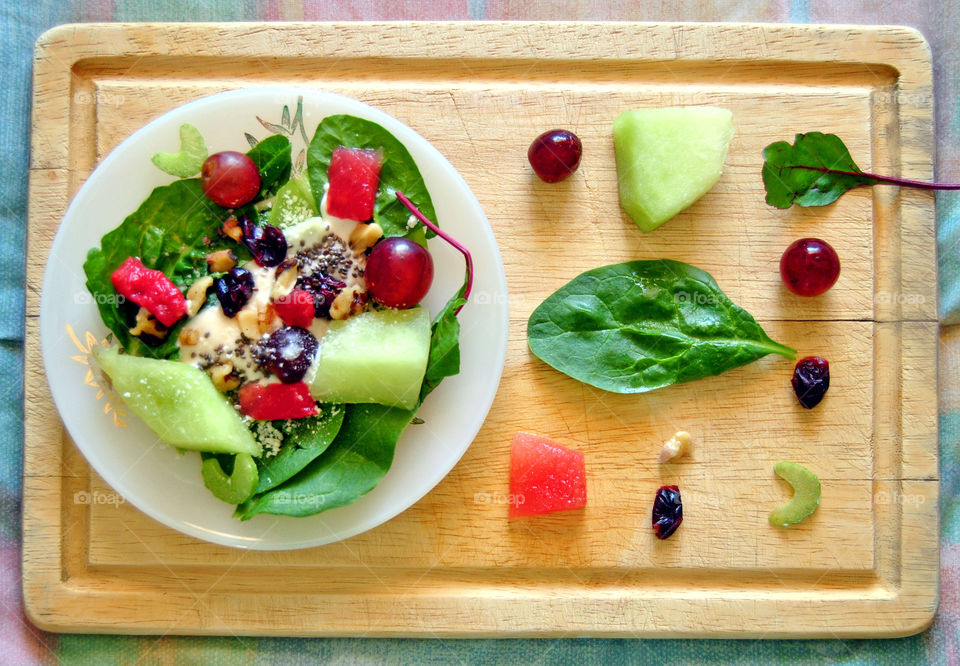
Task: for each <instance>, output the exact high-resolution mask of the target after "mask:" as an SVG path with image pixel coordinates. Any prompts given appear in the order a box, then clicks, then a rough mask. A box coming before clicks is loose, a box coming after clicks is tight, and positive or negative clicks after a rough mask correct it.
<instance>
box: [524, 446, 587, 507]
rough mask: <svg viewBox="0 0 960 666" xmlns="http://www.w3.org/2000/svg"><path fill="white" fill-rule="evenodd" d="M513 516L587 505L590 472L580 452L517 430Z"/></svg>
mask: <svg viewBox="0 0 960 666" xmlns="http://www.w3.org/2000/svg"><path fill="white" fill-rule="evenodd" d="M510 497H511V502H510V517H511V518H514V517H516V516H535V515H537V514H541V513H551V512H553V511H566V510H568V509H580V508H583V507H585V506H586V505H587V474H586V468H585V467H584V463H583V454H582V453H581V452H580V451H574V450H572V449H568V448H565V447H563V446H560V445H559V444H557V443H556V442H553V441H551V440H549V439H547V438H545V437H540V436H538V435H531V434H529V433H525V432H518V433H517V434H516V435H514V436H513V451H512V453H511V455H510Z"/></svg>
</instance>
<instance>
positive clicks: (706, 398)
mask: <svg viewBox="0 0 960 666" xmlns="http://www.w3.org/2000/svg"><path fill="white" fill-rule="evenodd" d="M34 66H35V79H34V107H33V152H32V160H31V170H30V210H29V246H28V288H27V322H26V325H27V347H26V353H27V365H26V419H27V422H26V442H25V454H24V461H25V463H24V464H25V472H24V510H23V528H24V529H23V540H24V541H23V586H24V596H25V602H26V607H27V611H28V613H29V615H30V617H31V619H32V620H33V621H34V622H35V623H36V624H37V625H38V626H40V627H42V628H44V629H48V630H52V631H81V632H124V633H180V634H272V635H349V636H357V635H362V636H395V635H402V636H422V637H431V636H517V635H533V636H547V635H550V636H580V635H598V636H599V635H606V636H624V637H631V636H636V637H649V636H657V637H666V636H737V637H766V638H775V637H816V636H824V637H830V636H841V637H846V636H898V635H904V634H910V633H914V632H917V631H919V630H921V629H923V628H924V627H926V626H927V625H928V624H929V623H930V621H931V618H932V616H933V613H934V611H935V609H936V605H937V581H938V532H937V526H938V509H937V503H938V502H937V491H938V471H937V464H938V461H937V371H936V348H937V331H938V329H937V316H936V315H937V313H936V298H935V290H936V286H935V285H936V248H935V239H934V202H933V197H932V196H931V195H929V194H926V193H921V192H916V191H899V190H897V189H896V188H890V187H887V188H879V187H878V188H873V189H863V190H858V191H854V192H851V193H849V194H847V195H845V196H844V197H843V198H842V199H841V200H840V201H839V202H838V203H836V204H835V205H832V206H830V207H826V208H816V209H803V210H800V209H793V210H788V211H780V210H776V209H773V208H770V207H768V206H766V205H765V204H764V201H763V196H764V194H763V187H762V183H761V179H760V166H761V158H760V151H761V150H762V149H763V147H764V146H766V145H767V144H769V143H771V142H773V141H776V140H780V139H792V137H793V135H794V133H796V132H801V131H810V130H820V131H825V132H834V133H837V134H839V135H840V136H842V137H843V139H844V141H845V142H846V143H847V145H848V146H849V148H850V150H851V152H852V154H853V155H854V157H855V159H856V160H857V161H858V162H859V164H860V166H861V167H862V168H864V169H865V170H872V171H877V172H880V173H888V174H900V175H903V176H906V177H910V178H919V179H929V178H930V177H931V176H932V172H933V167H932V164H933V160H932V154H933V127H932V122H933V121H932V113H931V108H932V88H931V65H930V53H929V49H928V47H927V45H926V43H925V42H924V41H923V39H922V38H921V36H920V35H919V33H917V32H915V31H913V30H910V29H907V28H890V27H862V28H854V27H826V26H820V27H817V26H803V27H798V26H772V25H723V24H717V25H698V24H629V23H627V24H623V23H611V24H576V23H573V24H571V23H502V24H499V23H492V24H491V23H469V24H466V23H443V24H435V23H434V24H431V23H427V24H417V23H415V24H409V23H380V24H377V23H373V24H371V23H362V24H358V23H348V24H206V25H200V24H195V25H192V24H177V25H164V24H156V25H149V24H140V25H116V24H115V25H75V26H63V27H59V28H56V29H54V30H52V31H50V32H48V33H46V34H45V35H44V36H43V37H41V39H40V41H39V42H38V45H37V50H36V57H35V62H34ZM285 84H289V85H291V86H307V87H315V88H322V89H326V90H332V91H335V92H338V93H343V94H345V95H349V96H351V97H355V98H358V99H360V100H362V101H364V102H367V103H369V104H372V105H374V106H376V107H379V108H381V109H383V110H385V111H387V112H388V113H391V114H393V115H394V116H396V117H398V118H400V119H401V120H402V121H404V122H406V123H407V124H409V125H411V126H412V127H413V128H414V129H416V130H417V131H418V132H420V133H421V134H423V135H424V136H425V137H426V138H427V139H429V140H430V141H431V142H433V144H434V145H435V146H436V147H437V148H438V149H439V150H440V151H441V152H442V153H443V154H444V155H446V156H447V157H448V158H449V159H450V161H451V162H452V163H453V165H454V166H455V167H456V168H457V169H458V170H459V171H460V173H461V174H462V175H463V177H464V178H465V179H466V180H467V182H468V184H469V185H470V186H471V188H472V189H473V191H474V192H475V194H476V195H477V197H478V199H479V200H480V203H481V204H482V205H483V207H484V209H485V210H486V213H487V215H488V217H489V219H490V222H491V224H492V226H493V229H494V232H495V234H496V237H497V240H498V243H499V246H500V250H501V252H502V254H503V261H504V265H505V267H506V274H507V279H508V283H509V296H510V310H511V318H510V344H509V350H508V355H507V361H506V367H505V368H504V373H503V381H502V383H501V385H500V389H499V392H498V395H497V398H496V401H495V403H494V405H493V408H492V410H491V411H490V414H489V417H488V418H487V421H486V424H485V426H484V427H483V429H482V430H481V432H480V433H479V435H478V436H477V438H476V440H475V441H474V442H473V444H472V446H471V447H470V449H469V451H468V452H467V454H466V455H465V456H464V458H463V459H462V461H461V462H460V463H459V464H458V465H457V467H456V468H455V469H454V470H453V472H451V474H450V475H449V476H448V477H447V478H446V479H445V480H444V481H443V482H441V483H440V485H439V486H437V488H436V489H435V490H434V491H433V492H431V493H430V494H428V495H427V496H426V497H425V498H423V500H421V501H420V502H419V503H418V504H416V505H415V506H414V507H413V508H411V509H409V510H408V511H406V512H404V513H403V514H401V515H400V516H399V517H397V518H395V519H394V520H392V521H390V522H388V523H386V524H385V525H382V526H381V527H379V528H377V529H374V530H372V531H370V532H367V533H365V534H362V535H360V536H357V537H355V538H352V539H349V540H348V541H345V542H341V543H338V544H334V545H330V546H325V547H321V548H314V549H309V550H303V551H292V552H245V551H239V550H231V549H229V548H223V547H218V546H214V545H210V544H207V543H204V542H200V541H197V540H194V539H192V538H190V537H186V536H183V535H181V534H179V533H177V532H174V531H171V530H170V529H168V528H166V527H164V526H162V525H160V524H158V523H156V522H154V521H153V520H151V519H149V518H147V517H146V516H144V515H143V514H141V513H140V512H138V511H137V510H135V509H133V508H132V507H130V506H129V505H128V504H125V503H119V500H118V499H117V498H116V496H115V495H113V494H112V492H111V490H110V488H109V487H107V486H106V485H105V484H104V483H103V481H102V480H101V479H99V478H98V477H97V476H96V475H95V474H93V473H91V471H90V469H89V468H88V466H87V465H86V463H85V462H84V460H83V458H82V456H81V455H80V454H79V452H78V451H77V449H76V448H75V446H74V444H73V443H72V442H71V441H70V439H69V437H68V436H67V434H66V433H65V431H64V429H63V426H62V423H61V421H60V419H59V418H58V416H57V413H56V411H55V409H54V407H53V403H52V401H51V398H50V394H49V389H48V386H47V382H46V377H45V375H44V368H43V364H42V362H41V358H40V340H39V332H38V319H37V314H38V309H39V301H40V284H41V279H42V276H43V271H44V266H45V264H46V262H47V260H48V251H49V247H50V243H51V241H52V239H53V236H54V234H55V232H56V230H57V226H58V224H59V222H60V219H61V217H62V215H63V213H64V210H65V208H66V206H67V204H68V202H69V201H70V199H71V197H72V196H73V194H74V193H75V192H76V191H77V189H78V188H79V186H80V185H81V184H82V183H83V181H84V179H85V178H86V177H87V175H88V174H89V173H90V171H91V170H92V169H93V168H94V166H95V165H96V164H97V163H98V161H99V160H101V159H102V158H103V157H104V156H105V155H106V154H107V153H108V152H109V151H110V150H111V149H112V148H114V147H115V146H116V145H117V144H118V143H119V142H120V141H121V140H122V139H123V138H125V137H126V136H128V135H129V134H130V133H132V132H133V131H134V130H136V129H137V128H139V127H141V126H142V125H144V124H145V123H146V122H148V121H149V120H151V119H153V118H155V117H157V116H159V115H160V114H162V113H164V112H166V111H168V110H170V109H173V108H175V107H177V106H178V105H180V104H182V103H184V102H188V101H190V100H193V99H196V98H198V97H201V96H204V95H207V94H211V93H214V92H219V91H222V90H227V89H232V88H238V87H245V86H259V85H285ZM681 104H684V105H688V104H715V105H720V106H725V107H727V108H730V109H732V110H733V112H734V122H735V126H736V136H735V138H734V140H733V143H732V145H731V149H730V153H729V157H728V159H727V168H726V171H725V173H724V175H723V177H722V179H721V180H720V182H719V184H718V185H717V186H716V187H715V188H714V190H713V191H711V192H710V193H708V194H707V195H706V196H705V197H703V198H702V199H701V200H700V201H699V202H698V203H696V204H695V205H694V206H693V207H692V208H690V209H689V210H687V211H685V212H684V213H681V214H680V215H679V216H677V218H676V219H674V220H672V221H671V222H670V223H669V224H667V225H665V226H664V227H662V228H661V229H659V230H657V231H656V232H654V233H652V234H648V235H644V234H642V233H640V232H639V231H638V230H637V229H636V227H635V226H634V225H633V224H632V223H631V222H630V221H629V220H628V219H627V218H626V217H625V216H624V215H623V214H622V213H621V211H620V209H619V206H618V203H617V195H616V171H615V168H614V159H613V145H612V141H611V123H612V122H613V119H614V118H615V117H616V115H617V114H618V113H619V112H620V111H623V110H625V109H629V108H637V107H649V106H668V105H681ZM553 127H565V128H569V129H571V130H573V131H575V132H576V133H577V134H578V135H579V136H580V137H581V139H582V140H583V143H584V146H585V148H584V158H583V164H582V166H581V168H580V170H579V171H578V172H577V173H576V174H575V175H574V177H572V178H571V179H569V180H568V181H566V182H563V183H561V184H558V185H547V184H544V183H541V182H539V181H538V180H537V179H536V178H535V177H534V176H533V175H532V173H531V171H530V169H529V167H528V166H527V164H526V149H527V146H528V144H529V142H530V141H531V140H532V139H533V137H535V136H536V135H537V134H539V133H540V132H542V131H544V130H546V129H550V128H553ZM145 168H146V167H145ZM118 222H119V220H118ZM441 222H442V221H441ZM803 236H817V237H822V238H825V239H826V240H828V241H829V242H830V243H831V244H833V246H834V247H835V248H836V249H837V251H838V253H839V255H840V257H841V261H842V265H843V270H842V273H841V276H840V280H839V282H838V283H837V284H836V286H835V287H834V288H833V289H832V290H831V291H829V292H828V293H827V294H826V295H824V296H822V297H819V298H814V299H802V298H799V297H795V296H792V295H789V294H788V293H786V292H785V290H784V289H783V288H782V286H781V284H780V278H779V275H778V270H777V266H778V261H779V258H780V254H781V253H782V252H783V250H784V248H786V246H787V245H788V244H789V243H790V242H792V241H793V240H795V239H797V238H800V237H803ZM97 240H98V239H96V238H91V239H90V244H91V245H94V244H95V243H96V242H97ZM655 257H670V258H674V259H680V260H683V261H686V262H689V263H692V264H695V265H697V266H700V267H702V268H704V269H706V270H707V271H709V272H710V273H712V274H713V275H714V277H715V278H716V279H717V281H718V283H719V284H720V286H721V288H723V289H724V291H725V292H726V293H727V294H728V295H729V296H730V297H731V298H732V299H733V300H734V301H735V302H737V303H739V304H741V305H743V306H744V307H745V308H746V309H747V310H749V311H750V312H752V313H753V314H754V315H755V316H756V317H757V319H758V320H759V321H760V322H761V324H762V325H763V326H764V327H765V328H766V330H767V331H768V332H769V333H770V335H771V336H772V337H773V338H774V339H776V340H779V341H782V342H785V343H787V344H790V345H792V346H795V347H797V348H798V350H799V352H800V354H801V355H808V354H814V353H816V354H820V355H823V356H825V357H827V358H828V359H829V360H830V362H831V374H832V386H831V388H830V392H829V394H828V396H827V398H826V400H825V401H824V403H823V404H821V405H820V406H819V407H818V408H816V409H815V410H812V411H807V410H803V409H801V408H800V407H799V406H798V405H797V404H796V401H795V398H794V396H793V394H792V391H791V389H790V385H789V378H790V376H791V373H792V369H793V365H792V363H791V362H789V361H787V360H785V359H781V358H773V357H768V358H765V359H762V360H760V361H758V362H756V363H754V364H751V365H749V366H746V367H743V368H740V369H737V370H733V371H731V372H728V373H726V374H725V375H723V376H721V377H715V378H710V379H705V380H702V381H698V382H695V383H690V384H685V385H682V386H676V387H671V388H668V389H664V390H661V391H657V392H654V393H651V394H647V395H639V396H636V395H635V396H623V395H614V394H607V393H604V392H601V391H598V390H595V389H593V388H591V387H588V386H585V385H583V384H579V383H577V382H575V381H573V380H572V379H570V378H568V377H566V376H564V375H561V374H560V373H558V372H556V371H554V370H552V369H551V368H549V367H547V366H546V365H545V364H543V363H541V362H540V361H538V360H537V359H536V358H534V357H533V356H532V355H531V354H530V353H529V352H528V350H527V346H526V341H525V336H526V320H527V317H528V316H529V314H530V312H531V311H532V310H533V308H534V307H536V305H537V304H538V303H539V302H541V301H542V300H543V299H544V298H545V297H546V296H547V295H548V294H550V293H551V292H552V291H554V290H555V289H556V288H558V287H560V286H561V285H562V284H564V283H566V282H567V281H568V280H569V279H571V278H572V277H574V276H575V275H576V274H578V273H580V272H581V271H583V270H586V269H588V268H593V267H596V266H599V265H603V264H608V263H614V262H618V261H625V260H628V259H640V258H655ZM80 342H81V343H82V340H81V341H80ZM85 388H86V387H85ZM90 390H93V389H90ZM678 429H686V430H689V431H690V432H691V433H692V434H693V437H694V440H695V447H696V449H695V452H694V453H693V455H692V456H691V457H689V458H686V459H684V460H683V461H682V462H679V463H676V464H669V465H658V464H657V462H656V457H657V453H658V451H659V448H660V445H661V443H662V442H663V441H664V440H665V439H667V438H668V437H669V436H671V435H672V434H673V433H674V431H676V430H678ZM518 430H527V431H532V432H537V433H540V434H544V435H547V436H550V437H553V438H556V439H558V440H559V441H561V442H563V443H565V444H567V445H570V446H572V447H575V448H577V449H579V450H581V451H583V452H584V453H585V454H586V460H587V468H588V470H587V473H588V495H589V505H588V507H587V508H586V509H585V510H583V511H578V512H571V513H567V514H555V515H550V516H544V517H540V518H535V519H528V520H518V521H509V520H507V506H506V504H505V502H506V493H507V488H508V463H509V450H510V440H511V437H512V435H513V433H514V432H516V431H518ZM779 460H795V461H798V462H801V463H802V464H804V465H806V466H808V467H809V468H810V469H812V470H814V471H815V472H816V473H817V474H818V475H819V476H820V479H821V482H822V484H823V499H822V503H821V506H820V508H819V510H818V511H817V513H816V514H815V515H814V516H813V517H812V518H811V519H809V520H807V521H805V522H804V523H802V524H800V525H798V526H796V527H795V528H793V529H789V530H784V529H775V528H772V527H770V526H769V525H768V524H767V520H766V515H767V513H768V512H769V511H770V510H771V509H772V508H774V507H775V506H777V505H779V504H780V503H782V502H783V501H785V500H786V499H787V497H788V496H789V493H790V490H789V488H788V487H787V485H786V484H785V483H783V482H782V481H780V480H778V479H777V478H776V477H775V476H774V474H773V465H774V463H775V462H777V461H779ZM664 483H676V484H678V485H679V486H680V488H681V490H682V493H683V499H684V514H685V519H684V523H683V526H682V527H681V528H680V530H679V531H678V532H677V533H676V534H675V535H674V536H673V537H672V538H671V539H669V540H667V541H663V542H661V541H658V540H657V539H655V538H654V536H653V532H652V530H651V529H650V508H651V505H652V500H653V495H654V492H655V490H656V488H657V487H658V486H660V485H661V484H664ZM110 498H113V500H114V501H112V502H106V500H108V499H110ZM100 500H104V501H103V502H101V501H100Z"/></svg>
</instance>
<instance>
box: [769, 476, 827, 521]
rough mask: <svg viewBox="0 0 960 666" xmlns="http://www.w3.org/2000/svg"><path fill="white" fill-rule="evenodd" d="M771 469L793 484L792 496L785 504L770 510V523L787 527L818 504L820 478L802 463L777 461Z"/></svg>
mask: <svg viewBox="0 0 960 666" xmlns="http://www.w3.org/2000/svg"><path fill="white" fill-rule="evenodd" d="M773 471H774V472H775V473H776V474H777V476H779V477H780V478H781V479H783V480H784V481H786V482H787V483H789V484H790V485H791V486H793V497H792V498H790V501H789V502H787V503H786V504H784V505H782V506H780V507H778V508H776V509H774V510H773V511H771V512H770V524H771V525H776V526H777V527H788V526H790V525H793V524H794V523H799V522H800V521H801V520H803V519H804V518H806V517H807V516H809V515H811V514H812V513H813V512H814V511H816V510H817V507H818V506H820V479H818V478H817V475H816V474H814V473H813V472H811V471H810V470H808V469H807V468H806V467H804V466H803V465H800V464H798V463H795V462H788V461H784V462H778V463H777V464H776V465H774V466H773Z"/></svg>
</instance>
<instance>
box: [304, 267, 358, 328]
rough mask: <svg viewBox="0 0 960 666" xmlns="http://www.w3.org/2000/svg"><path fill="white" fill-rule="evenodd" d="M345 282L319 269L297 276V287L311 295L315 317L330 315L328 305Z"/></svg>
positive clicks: (331, 303) (344, 285)
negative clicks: (309, 273) (310, 273)
mask: <svg viewBox="0 0 960 666" xmlns="http://www.w3.org/2000/svg"><path fill="white" fill-rule="evenodd" d="M346 286H347V285H346V283H345V282H342V281H340V280H338V279H337V278H335V277H330V276H329V275H326V274H325V273H321V272H319V271H317V272H315V273H313V274H312V275H301V276H300V277H298V278H297V289H303V290H304V291H307V292H309V293H310V295H311V296H313V311H314V315H315V316H317V317H327V318H329V317H330V306H331V305H333V299H335V298H336V297H337V294H339V293H340V292H341V291H343V289H344V288H345V287H346Z"/></svg>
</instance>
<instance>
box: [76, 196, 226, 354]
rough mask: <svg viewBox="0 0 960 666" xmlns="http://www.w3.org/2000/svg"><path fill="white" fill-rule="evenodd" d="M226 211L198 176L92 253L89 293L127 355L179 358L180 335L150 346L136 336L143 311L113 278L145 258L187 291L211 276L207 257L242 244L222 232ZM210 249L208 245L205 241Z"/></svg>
mask: <svg viewBox="0 0 960 666" xmlns="http://www.w3.org/2000/svg"><path fill="white" fill-rule="evenodd" d="M225 214H226V210H225V209H223V208H221V207H220V206H217V205H216V204H214V203H213V202H212V201H210V200H209V199H207V197H205V196H204V195H203V191H202V190H201V189H200V181H199V179H196V178H191V179H188V180H177V181H174V182H173V183H170V184H169V185H164V186H162V187H158V188H156V189H154V190H153V192H151V193H150V196H148V197H147V199H146V201H144V202H143V203H142V204H140V208H138V209H137V210H136V211H135V212H134V213H132V214H131V215H130V216H128V217H127V218H126V219H125V220H124V221H123V223H122V224H121V225H120V226H119V227H117V228H116V229H114V230H113V231H111V232H109V233H107V234H106V235H105V236H104V237H103V239H102V240H101V241H100V247H99V248H94V249H92V250H90V252H89V253H88V254H87V260H86V261H85V262H84V264H83V271H84V273H85V274H86V276H87V289H89V290H90V293H91V294H93V297H94V300H95V301H96V303H97V308H98V309H99V310H100V317H101V318H102V319H103V322H104V324H106V325H107V327H108V328H109V329H110V330H111V331H113V334H114V335H115V336H116V338H117V341H118V342H119V343H120V345H121V346H122V347H123V348H124V350H126V351H127V353H130V354H135V355H139V356H148V357H153V358H171V357H173V356H175V355H176V354H177V351H178V350H177V344H176V339H177V331H178V330H179V328H180V327H181V326H183V322H181V323H180V324H178V325H177V326H175V327H174V329H173V330H172V331H171V332H170V333H169V334H168V335H167V337H166V339H165V340H164V341H163V342H162V343H161V344H159V345H157V346H150V345H147V344H146V343H144V342H142V341H141V340H139V339H138V338H135V337H134V336H132V335H130V331H129V328H130V326H131V325H132V324H133V317H134V316H135V315H136V312H137V309H138V308H137V307H136V305H135V304H133V303H119V302H118V301H119V300H120V299H119V298H118V295H117V293H116V291H115V290H114V288H113V284H112V283H111V282H110V275H111V273H113V271H114V270H116V268H117V267H118V266H119V265H120V264H122V263H123V262H124V260H126V258H127V257H140V260H141V261H143V263H144V264H145V265H146V266H147V267H149V268H154V269H158V270H160V271H163V273H164V274H165V275H166V276H167V277H169V278H170V279H171V280H173V282H174V284H176V285H177V286H178V287H180V288H181V289H186V288H187V287H188V286H189V285H190V284H192V283H193V281H194V280H195V279H197V278H198V277H200V276H201V275H206V274H207V264H206V259H205V257H206V253H207V252H212V251H214V250H217V249H221V248H224V247H230V248H231V249H233V250H234V251H235V252H236V251H237V244H236V243H234V242H233V241H231V240H229V239H226V238H223V237H221V236H219V235H218V234H217V229H218V228H219V227H220V224H221V221H222V219H223V217H224V216H225ZM205 239H206V240H208V241H209V245H205V244H204V240H205Z"/></svg>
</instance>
